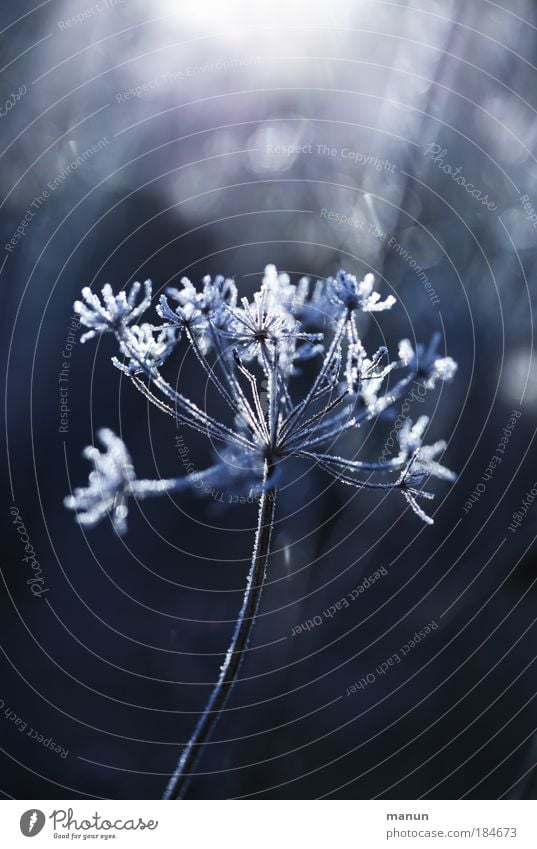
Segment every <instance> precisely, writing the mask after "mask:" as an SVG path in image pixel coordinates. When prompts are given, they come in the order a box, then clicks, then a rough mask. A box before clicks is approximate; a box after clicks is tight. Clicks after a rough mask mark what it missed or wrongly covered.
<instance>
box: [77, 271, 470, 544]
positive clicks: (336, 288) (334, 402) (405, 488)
mask: <svg viewBox="0 0 537 849" xmlns="http://www.w3.org/2000/svg"><path fill="white" fill-rule="evenodd" d="M374 284H375V280H374V277H373V275H372V274H366V275H365V277H364V278H363V279H361V280H360V279H358V277H356V276H354V275H352V274H349V273H347V272H346V271H339V272H338V273H337V275H336V276H335V277H329V278H328V279H327V280H325V281H320V282H316V283H315V284H314V285H312V284H311V283H310V281H309V279H308V278H302V279H301V280H300V281H298V283H297V284H293V283H292V282H291V280H290V278H289V276H288V275H287V274H279V273H278V272H277V270H276V268H275V267H274V266H272V265H270V266H267V268H266V269H265V275H264V277H263V280H262V282H261V286H260V288H259V290H258V291H257V292H256V293H255V294H254V296H253V299H252V300H251V301H249V300H248V299H246V298H243V299H242V300H241V301H240V302H238V298H237V287H236V285H235V283H234V281H233V280H232V279H230V278H225V277H222V276H217V277H215V278H214V279H213V278H211V277H204V278H203V281H202V284H201V287H200V288H199V289H197V288H196V287H195V286H194V285H193V284H192V283H191V281H190V280H188V279H187V278H183V279H182V280H181V288H180V289H168V290H167V294H166V295H161V297H160V300H159V302H158V305H157V314H158V316H159V318H160V319H161V321H162V324H156V325H154V324H150V323H148V322H144V323H142V324H136V323H135V322H136V321H137V319H139V318H140V317H141V316H142V314H143V313H144V312H145V311H146V310H147V309H148V308H149V306H150V303H151V294H152V289H151V283H150V281H148V280H147V281H146V282H145V284H144V294H143V297H142V299H141V300H140V301H139V302H138V296H139V294H140V290H141V286H140V284H139V283H134V284H133V285H132V287H131V288H130V290H129V292H128V294H126V293H125V292H123V291H122V292H120V293H119V294H118V295H115V294H114V293H113V291H112V289H111V287H110V286H109V285H106V286H104V287H103V289H102V298H99V297H98V296H97V295H95V294H93V293H92V292H90V290H89V289H84V290H83V293H82V295H83V301H77V302H76V304H75V311H76V312H77V313H78V314H79V315H80V321H81V323H82V324H84V325H85V326H86V327H88V328H89V331H88V333H86V334H84V336H83V337H82V340H83V341H85V340H87V339H89V338H92V337H93V336H96V335H98V334H100V333H108V332H112V333H114V334H115V336H116V338H117V340H118V343H119V350H120V353H121V354H122V355H123V359H122V360H120V359H118V358H117V357H114V358H113V362H114V365H115V366H116V367H117V368H119V369H120V370H121V371H122V372H124V373H125V374H126V375H127V376H128V377H129V378H130V379H131V380H132V382H133V384H134V385H135V387H136V388H137V389H138V390H139V391H140V392H142V393H143V394H144V395H145V396H146V397H147V398H148V399H149V400H150V401H151V402H152V403H154V404H156V405H157V406H158V408H159V409H160V410H162V411H163V412H165V413H167V414H168V415H170V416H172V417H173V418H174V419H175V420H176V422H177V423H178V424H180V425H183V426H185V427H189V428H193V429H195V430H198V431H200V432H202V433H203V434H205V435H206V436H208V437H210V438H211V439H212V440H215V441H218V442H220V443H222V444H223V446H222V449H221V450H220V451H219V458H218V461H217V462H216V463H215V465H214V466H211V467H210V468H208V469H207V470H206V471H205V472H201V473H197V474H196V475H190V476H187V477H183V478H171V479H168V480H156V481H149V480H144V481H139V480H137V479H136V477H135V475H134V471H133V469H132V463H131V461H130V458H129V455H128V452H127V449H126V448H125V446H124V445H123V443H122V442H121V440H120V439H118V437H115V436H114V435H113V434H111V432H110V431H102V432H101V440H102V441H103V443H104V445H105V448H106V451H105V452H103V453H101V452H99V451H97V449H95V448H90V449H87V450H86V455H87V456H88V458H89V459H90V460H91V461H92V462H93V463H94V467H95V468H94V471H93V472H92V474H91V475H90V482H89V485H88V487H86V488H82V489H80V488H79V489H77V490H75V492H74V494H73V495H72V496H70V497H69V498H68V499H67V500H66V505H67V506H68V507H69V508H70V509H73V510H75V511H76V512H77V514H78V518H79V521H81V522H82V523H84V524H86V525H94V524H96V523H97V522H98V521H99V520H100V519H101V518H103V516H105V515H107V514H108V515H110V516H111V518H112V521H113V523H114V526H115V528H116V530H117V531H119V532H123V531H124V530H125V528H126V516H127V508H128V499H129V498H130V497H136V498H144V497H147V496H150V495H158V494H160V493H162V492H169V491H172V490H178V489H184V488H188V487H191V488H194V489H196V488H199V484H200V481H205V482H209V481H211V482H213V483H215V485H218V483H219V485H220V486H222V482H225V481H229V480H233V481H234V483H235V484H237V483H238V482H239V481H240V485H241V486H243V487H244V488H245V489H246V490H254V491H257V492H260V491H263V490H266V489H267V488H271V487H274V486H275V482H276V477H277V476H278V475H283V474H284V473H285V460H286V459H287V458H289V457H295V458H300V459H302V460H304V461H306V462H309V463H315V464H316V465H317V466H319V467H320V468H322V469H323V470H324V471H326V472H327V473H328V474H330V475H332V477H334V478H335V479H336V480H338V481H340V482H342V483H345V484H347V485H350V486H353V487H355V488H356V489H381V490H396V491H399V492H400V493H402V495H403V496H404V498H405V499H406V501H407V503H408V504H409V505H410V507H411V508H412V509H413V511H414V512H415V513H416V515H417V516H419V518H420V519H422V520H423V521H425V522H427V523H431V522H432V519H431V518H430V517H429V516H427V515H426V514H425V513H424V511H423V510H422V509H421V507H419V506H418V504H417V501H416V498H418V497H423V498H428V499H429V498H432V497H433V496H432V494H430V493H424V492H423V491H422V489H421V486H422V483H423V482H424V481H425V479H426V478H427V477H430V476H435V477H438V478H440V479H442V480H445V481H452V480H454V475H453V473H452V472H450V471H449V470H448V469H446V468H445V467H444V466H442V465H441V464H440V463H439V462H438V457H439V455H441V454H442V453H443V451H444V449H445V447H446V446H445V443H444V442H435V443H434V444H433V445H429V446H426V445H424V444H423V440H424V438H425V433H426V429H427V425H428V421H429V420H428V419H427V417H425V416H422V417H421V418H420V419H419V420H418V421H417V422H416V424H414V425H413V424H412V422H410V420H408V419H407V420H406V422H405V424H404V426H403V427H402V428H401V430H400V432H399V453H398V455H397V457H395V458H393V459H392V460H390V462H389V463H385V462H384V463H383V462H380V461H375V460H374V459H373V460H366V459H361V458H360V459H357V458H355V457H353V459H346V458H345V457H343V456H340V455H339V454H338V452H337V451H335V450H334V446H335V444H336V443H337V441H338V439H339V437H340V436H341V434H343V433H352V432H356V431H357V430H359V428H360V426H361V425H362V424H363V423H364V422H367V421H371V420H372V419H375V418H377V417H379V416H380V414H381V413H383V412H384V411H385V410H386V409H387V408H388V407H391V406H394V405H396V404H397V402H398V400H399V399H400V398H401V397H402V395H403V394H404V392H405V391H407V390H408V388H409V387H410V386H412V387H416V386H417V387H424V389H426V390H432V389H434V387H435V385H436V384H437V382H439V381H448V380H451V378H452V377H453V376H454V374H455V372H456V368H457V366H456V364H455V362H454V361H453V360H452V359H451V357H448V356H444V355H442V353H441V352H440V350H439V345H440V341H441V337H440V335H439V334H437V333H436V334H434V335H433V337H432V340H431V342H430V344H429V345H428V346H425V345H422V344H418V345H417V346H416V350H414V348H413V347H412V345H411V344H410V342H409V341H408V340H407V339H405V340H402V341H401V342H400V343H399V349H398V357H397V358H396V359H394V360H390V358H389V352H388V348H387V347H384V346H383V347H381V348H379V349H378V350H377V351H376V352H375V353H374V354H372V355H368V354H367V352H366V350H365V348H364V346H363V344H362V341H361V338H360V328H359V321H360V313H362V312H366V313H367V312H380V311H384V310H387V309H390V308H391V307H392V306H393V305H394V304H395V302H396V301H395V298H394V297H393V295H388V296H387V297H385V298H384V299H383V298H382V297H381V295H380V294H379V293H378V292H376V291H375V290H374ZM320 317H321V318H322V322H321V321H320V320H319V318H320ZM312 325H314V326H315V325H316V327H315V329H314V330H312ZM319 325H321V326H322V328H323V329H322V332H320V331H319ZM183 336H186V338H187V340H188V343H189V344H190V345H191V347H192V349H193V351H194V354H195V357H196V359H197V362H198V364H199V367H200V368H201V370H202V372H203V373H204V375H205V378H206V379H207V380H208V381H210V383H211V384H212V385H213V386H214V387H215V388H216V389H217V391H218V392H219V394H220V395H221V397H222V398H223V399H224V401H225V402H226V404H227V406H228V409H229V413H230V421H229V422H225V421H220V420H219V419H216V418H215V417H214V416H212V415H211V414H210V413H208V412H207V411H206V410H202V409H201V408H200V407H199V406H197V405H196V404H195V403H194V402H193V401H191V400H189V399H188V398H186V397H185V396H184V395H182V394H181V393H180V392H179V391H178V390H177V389H175V388H174V385H172V384H171V383H169V382H168V381H167V380H166V379H165V378H164V377H163V375H162V372H161V368H162V366H163V365H164V363H165V362H169V361H170V358H171V356H172V354H173V351H174V349H175V347H176V346H177V344H178V343H179V341H180V339H181V338H182V337H183ZM306 359H309V360H312V361H317V369H316V372H315V376H314V378H313V380H312V382H311V385H310V386H309V389H307V390H306V391H302V392H299V393H297V385H299V384H298V382H297V381H296V377H297V374H299V373H300V368H299V366H300V363H301V362H302V361H304V360H306ZM396 371H402V372H403V375H402V376H401V377H400V378H399V379H398V380H397V381H395V382H394V383H393V384H392V385H391V386H389V387H388V386H387V383H388V378H389V376H390V375H391V374H392V373H394V372H396ZM142 378H144V379H142ZM300 385H301V384H300ZM375 473H376V476H375Z"/></svg>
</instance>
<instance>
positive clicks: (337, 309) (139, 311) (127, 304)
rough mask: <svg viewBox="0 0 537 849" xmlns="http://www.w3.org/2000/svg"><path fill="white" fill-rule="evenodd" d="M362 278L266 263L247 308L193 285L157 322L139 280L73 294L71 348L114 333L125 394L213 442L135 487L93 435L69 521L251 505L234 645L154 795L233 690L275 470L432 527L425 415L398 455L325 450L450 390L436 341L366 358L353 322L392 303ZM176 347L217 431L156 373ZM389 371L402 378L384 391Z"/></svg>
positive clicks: (120, 449) (172, 790)
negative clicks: (223, 503) (407, 403)
mask: <svg viewBox="0 0 537 849" xmlns="http://www.w3.org/2000/svg"><path fill="white" fill-rule="evenodd" d="M374 282H375V281H374V277H373V275H372V274H366V276H365V277H364V279H363V280H358V279H357V278H356V277H355V276H354V275H351V274H348V273H347V272H345V271H340V272H338V274H337V275H336V276H335V277H329V278H328V279H327V280H324V281H318V282H316V283H315V284H312V283H311V281H310V280H309V279H308V278H302V279H301V280H299V282H298V283H296V284H293V283H291V281H290V279H289V277H288V276H287V275H286V274H278V272H277V271H276V269H275V267H274V266H267V268H266V269H265V274H264V277H263V281H262V283H261V286H260V289H259V291H257V292H256V293H255V294H254V296H253V300H252V301H251V302H249V301H248V300H247V299H246V298H243V299H242V300H241V301H240V302H239V300H238V293H237V288H236V285H235V283H234V281H233V280H231V279H229V278H224V277H221V276H217V277H215V278H214V279H212V278H211V277H205V278H204V279H203V281H202V285H201V288H200V289H199V290H198V289H197V288H196V287H194V286H193V284H192V283H191V282H190V280H188V279H187V278H183V279H182V280H181V288H179V289H177V288H170V289H167V290H166V294H163V295H161V296H160V299H159V302H158V304H157V313H158V316H159V318H160V322H159V323H158V324H152V323H148V322H145V323H142V324H139V323H138V319H140V318H141V316H142V315H143V314H144V313H145V312H146V311H147V310H148V308H149V307H150V305H151V295H152V287H151V282H150V281H149V280H146V282H145V284H144V290H143V293H142V287H141V286H140V284H139V283H134V284H133V285H132V287H131V288H130V291H129V292H128V294H127V293H126V292H125V291H121V292H120V293H119V294H117V295H115V294H114V292H113V291H112V289H111V287H110V286H109V285H108V284H107V285H106V286H104V287H103V289H102V292H101V297H99V296H98V295H96V294H94V293H93V292H92V291H91V290H90V289H89V288H85V289H83V290H82V299H83V300H81V301H77V302H76V303H75V306H74V308H75V311H76V312H77V313H78V315H79V316H80V321H81V323H82V324H83V325H85V327H87V328H88V331H87V332H86V333H85V334H84V335H83V336H82V339H81V341H82V342H84V341H86V340H88V339H91V338H93V337H95V336H97V335H100V334H103V333H113V334H114V335H115V337H116V339H117V342H118V344H119V351H120V353H121V354H122V358H121V359H119V358H117V357H113V358H112V362H113V363H114V365H115V366H116V367H117V368H118V369H119V370H120V371H122V372H123V373H124V374H125V375H127V376H128V377H129V378H130V380H131V381H132V383H133V384H134V386H135V387H136V388H137V389H138V391H139V392H141V393H142V394H143V395H144V396H145V397H146V398H147V399H148V401H150V402H151V403H152V404H154V405H156V406H157V407H158V409H159V410H161V411H162V412H164V413H166V414H167V415H169V416H171V417H172V418H173V419H174V420H175V421H176V423H177V425H180V426H183V427H187V428H191V429H193V430H196V431H199V432H201V433H203V434H205V435H206V436H207V437H209V438H210V439H211V440H214V441H215V442H217V443H218V444H219V445H220V446H221V447H220V448H219V454H218V459H217V460H216V462H215V463H214V464H213V465H212V466H210V467H209V468H207V469H206V470H205V471H203V472H196V473H194V474H190V475H187V476H183V477H180V478H170V479H158V480H144V479H138V478H137V476H136V474H135V471H134V467H133V464H132V460H131V458H130V455H129V452H128V450H127V448H126V446H125V444H124V443H123V441H122V440H121V439H120V438H119V437H118V436H116V435H115V434H114V433H113V432H112V431H110V430H107V429H103V430H101V431H99V434H98V435H99V438H100V440H101V442H102V444H103V447H104V450H102V451H100V450H98V449H97V448H95V447H88V448H86V449H85V451H84V454H85V456H86V457H87V458H88V459H89V460H90V461H91V462H92V464H93V470H92V471H91V473H90V475H89V482H88V485H87V486H86V487H79V488H76V489H75V490H74V493H73V494H72V495H70V496H68V497H67V498H66V500H65V503H66V506H67V507H68V508H70V509H72V510H74V511H75V512H76V518H77V521H78V522H79V523H80V524H82V525H84V526H87V527H92V526H94V525H96V524H97V523H98V522H99V521H101V519H103V518H104V517H105V516H109V517H110V519H111V521H112V523H113V526H114V528H115V530H116V532H117V533H119V534H123V533H125V531H126V528H127V516H128V508H129V500H130V499H131V498H133V499H135V500H141V499H144V498H147V497H152V496H156V495H160V494H163V493H167V492H178V491H181V490H191V491H195V490H196V489H199V487H200V486H204V485H207V488H210V487H212V486H218V487H220V488H223V487H232V488H234V489H235V490H236V491H240V492H244V493H245V494H248V495H249V496H254V497H256V498H257V499H259V514H258V526H257V533H256V538H255V545H254V551H253V556H252V563H251V567H250V572H249V574H248V582H247V587H246V591H245V595H244V600H243V604H242V607H241V610H240V613H239V616H238V618H237V622H236V626H235V629H234V633H233V637H232V640H231V643H230V646H229V649H228V652H227V654H226V657H225V660H224V662H223V664H222V666H221V668H220V676H219V678H218V681H217V683H216V684H215V687H214V689H213V691H212V693H211V696H210V698H209V701H208V703H207V706H206V708H205V710H204V712H203V714H202V716H201V718H200V719H199V721H198V724H197V726H196V728H195V730H194V733H193V734H192V737H191V739H190V741H189V743H188V744H187V746H186V747H185V749H184V751H183V752H182V754H181V757H180V759H179V763H178V766H177V769H176V771H175V773H174V774H173V776H172V778H171V780H170V782H169V785H168V788H167V790H166V793H165V797H164V798H166V799H178V798H182V796H183V795H184V793H185V791H186V789H187V785H188V781H189V778H190V777H191V776H192V775H193V774H195V767H196V763H197V760H198V757H199V756H200V754H201V752H202V750H203V746H204V744H205V743H206V742H207V741H208V740H209V738H210V737H211V734H212V732H213V730H214V726H215V723H216V722H217V720H218V717H219V716H220V714H221V712H222V709H223V707H224V704H225V702H226V699H227V697H228V695H229V693H230V692H231V690H232V688H233V684H234V683H235V681H236V680H237V676H238V672H239V667H240V664H241V661H242V659H243V656H244V653H245V651H246V649H247V647H248V643H249V639H250V634H251V630H252V627H253V624H254V621H255V616H256V612H257V609H258V605H259V599H260V596H261V591H262V588H263V584H264V580H265V573H266V569H267V562H268V557H269V551H270V536H271V531H272V527H273V524H274V514H275V506H276V492H277V488H278V484H279V481H280V479H281V477H282V476H283V475H284V474H285V466H286V460H287V459H288V458H290V457H295V458H299V459H301V460H303V461H304V462H306V463H309V464H310V465H316V466H317V467H319V468H320V469H322V470H323V471H325V472H326V473H327V474H328V475H330V476H331V477H332V478H334V479H335V480H336V481H339V482H341V483H343V484H346V485H348V486H351V487H353V488H355V489H357V490H362V489H376V490H381V491H385V492H386V491H390V490H393V491H396V492H399V493H400V494H401V495H402V496H403V497H404V499H405V500H406V503H407V504H408V505H409V506H410V507H411V509H412V510H413V511H414V513H415V514H416V515H417V516H418V517H419V518H420V519H421V520H422V521H423V522H425V523H427V524H432V523H433V519H432V518H431V517H430V516H429V515H428V514H427V513H426V512H425V511H424V510H423V509H422V507H421V506H420V504H419V503H418V499H427V500H430V499H432V498H434V495H433V494H432V493H430V492H428V491H426V490H424V489H423V483H424V481H425V480H426V479H427V478H429V477H431V476H434V477H438V478H440V479H443V480H445V481H453V480H454V479H455V475H454V474H453V472H451V471H450V470H449V469H447V468H446V467H445V466H443V465H441V464H440V463H439V462H438V457H439V456H440V455H441V454H442V453H443V452H444V450H445V447H446V444H445V442H444V441H438V442H435V443H434V444H432V445H424V443H423V440H424V436H425V433H426V430H427V426H428V422H429V420H428V418H427V416H421V417H420V418H419V419H418V421H417V422H415V423H412V422H411V421H410V420H409V419H405V422H404V425H403V427H401V428H400V430H399V432H398V439H399V451H398V454H397V455H396V456H394V457H393V458H392V459H390V460H389V461H387V462H377V461H372V460H365V459H356V457H353V458H347V457H344V456H341V455H340V453H339V452H338V449H337V445H338V442H339V440H340V438H341V436H342V434H351V435H352V434H353V433H356V432H357V431H358V430H359V429H360V427H361V426H362V425H364V424H365V423H367V422H370V421H372V420H377V419H379V418H382V417H383V414H384V413H385V411H386V410H388V408H390V407H393V406H395V405H396V404H397V402H398V400H399V399H400V398H401V397H402V395H403V394H404V393H405V392H406V390H407V389H408V388H409V387H410V386H411V385H413V386H416V385H418V386H419V385H423V386H424V387H426V388H427V389H434V387H435V385H436V383H437V381H448V380H451V378H452V377H453V375H454V374H455V371H456V368H457V366H456V364H455V362H454V361H453V360H452V359H451V357H447V356H442V355H441V354H440V353H439V350H438V348H439V343H440V335H439V334H435V335H434V336H433V339H432V340H431V342H430V344H429V345H428V346H427V347H426V346H424V345H421V344H419V345H417V346H416V350H414V349H413V347H412V345H411V344H410V342H409V341H408V340H407V339H404V340H402V341H401V342H400V343H399V348H398V356H397V358H396V359H394V360H392V361H390V360H389V357H388V350H387V348H385V347H381V348H379V349H378V351H376V353H375V354H373V355H372V356H368V355H367V353H366V351H365V349H364V347H363V345H362V342H361V339H360V335H359V328H358V321H359V316H360V314H361V313H364V312H365V313H367V312H381V311H383V310H387V309H390V308H391V307H392V306H393V304H394V303H395V298H394V297H393V296H392V295H389V296H388V297H387V298H385V299H384V300H382V299H381V296H380V295H379V294H378V292H375V290H374ZM183 338H186V340H187V342H188V344H189V345H190V347H191V348H192V351H193V353H194V355H195V358H196V360H197V362H198V363H199V366H200V368H201V369H202V371H203V373H204V374H205V377H206V380H207V381H208V382H209V383H210V384H211V385H212V386H213V387H214V388H215V389H216V390H217V392H218V394H219V395H220V397H221V398H222V399H223V401H224V402H225V404H226V405H227V407H228V409H229V421H227V422H225V421H220V420H219V419H217V418H215V417H214V416H212V415H210V414H209V413H208V412H207V411H206V410H205V409H202V408H201V407H199V406H198V405H197V404H195V403H194V402H193V401H192V400H190V399H189V398H187V397H186V396H184V395H182V394H181V393H180V392H178V391H177V390H176V389H174V388H173V386H172V384H171V383H169V382H168V381H167V380H166V379H165V377H164V376H163V366H164V364H165V362H166V361H167V360H168V358H169V357H170V355H171V354H172V353H173V351H174V349H175V348H176V346H177V345H178V344H179V343H180V341H181V339H183ZM307 360H310V361H311V362H312V363H313V364H314V365H315V368H316V372H315V377H314V378H313V380H311V383H310V386H309V389H308V390H307V391H305V392H303V393H302V395H300V394H299V393H297V390H296V385H297V383H298V381H297V377H299V376H301V375H303V368H304V365H303V364H304V363H305V361H307ZM395 371H401V372H403V374H402V375H401V376H400V377H399V379H398V380H396V381H395V382H394V383H393V384H392V385H391V386H389V385H388V383H389V380H388V379H389V376H390V375H391V373H392V372H395ZM302 382H303V380H302ZM299 385H300V384H299Z"/></svg>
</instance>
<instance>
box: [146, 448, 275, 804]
mask: <svg viewBox="0 0 537 849" xmlns="http://www.w3.org/2000/svg"><path fill="white" fill-rule="evenodd" d="M270 472H271V469H269V467H268V464H267V465H266V467H265V485H266V484H267V481H268V479H269V477H270ZM275 508H276V490H275V489H266V490H264V491H263V493H262V495H261V498H260V500H259V515H258V520H257V532H256V537H255V544H254V550H253V554H252V565H251V566H250V571H249V573H248V581H247V584H246V590H245V593H244V600H243V603H242V607H241V610H240V613H239V615H238V618H237V623H236V625H235V631H234V633H233V637H232V639H231V643H230V645H229V648H228V650H227V654H226V658H225V660H224V663H223V664H222V666H221V671H220V677H219V678H218V681H217V683H216V684H215V686H214V689H213V691H212V693H211V695H210V698H209V701H208V702H207V705H206V707H205V710H204V711H203V714H202V715H201V717H200V719H199V721H198V724H197V725H196V728H195V730H194V733H193V734H192V737H191V738H190V740H189V741H188V743H187V745H186V747H185V749H184V750H183V752H182V754H181V757H180V758H179V763H178V764H177V769H176V770H175V772H174V774H173V775H172V777H171V779H170V782H169V784H168V787H167V788H166V792H165V794H164V796H163V798H164V799H182V798H183V797H184V795H185V793H186V790H187V789H188V784H189V782H190V779H191V778H192V775H193V774H194V773H193V769H194V768H195V766H196V763H197V761H198V759H199V757H200V755H201V753H202V751H203V746H204V744H205V743H207V741H208V740H209V738H210V736H211V734H212V733H213V731H214V727H215V725H216V723H217V721H218V718H219V716H220V713H221V711H222V708H223V707H224V705H225V703H226V700H227V698H228V696H229V694H230V692H231V690H232V688H233V685H234V683H235V681H236V679H237V675H238V673H239V669H240V665H241V662H242V659H243V655H244V652H245V651H246V649H247V648H248V642H249V640H250V635H251V633H252V628H253V625H254V622H255V617H256V613H257V608H258V606H259V599H260V598H261V591H262V589H263V584H264V582H265V574H266V568H267V562H268V557H269V550H270V537H271V533H272V526H273V524H274V512H275Z"/></svg>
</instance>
